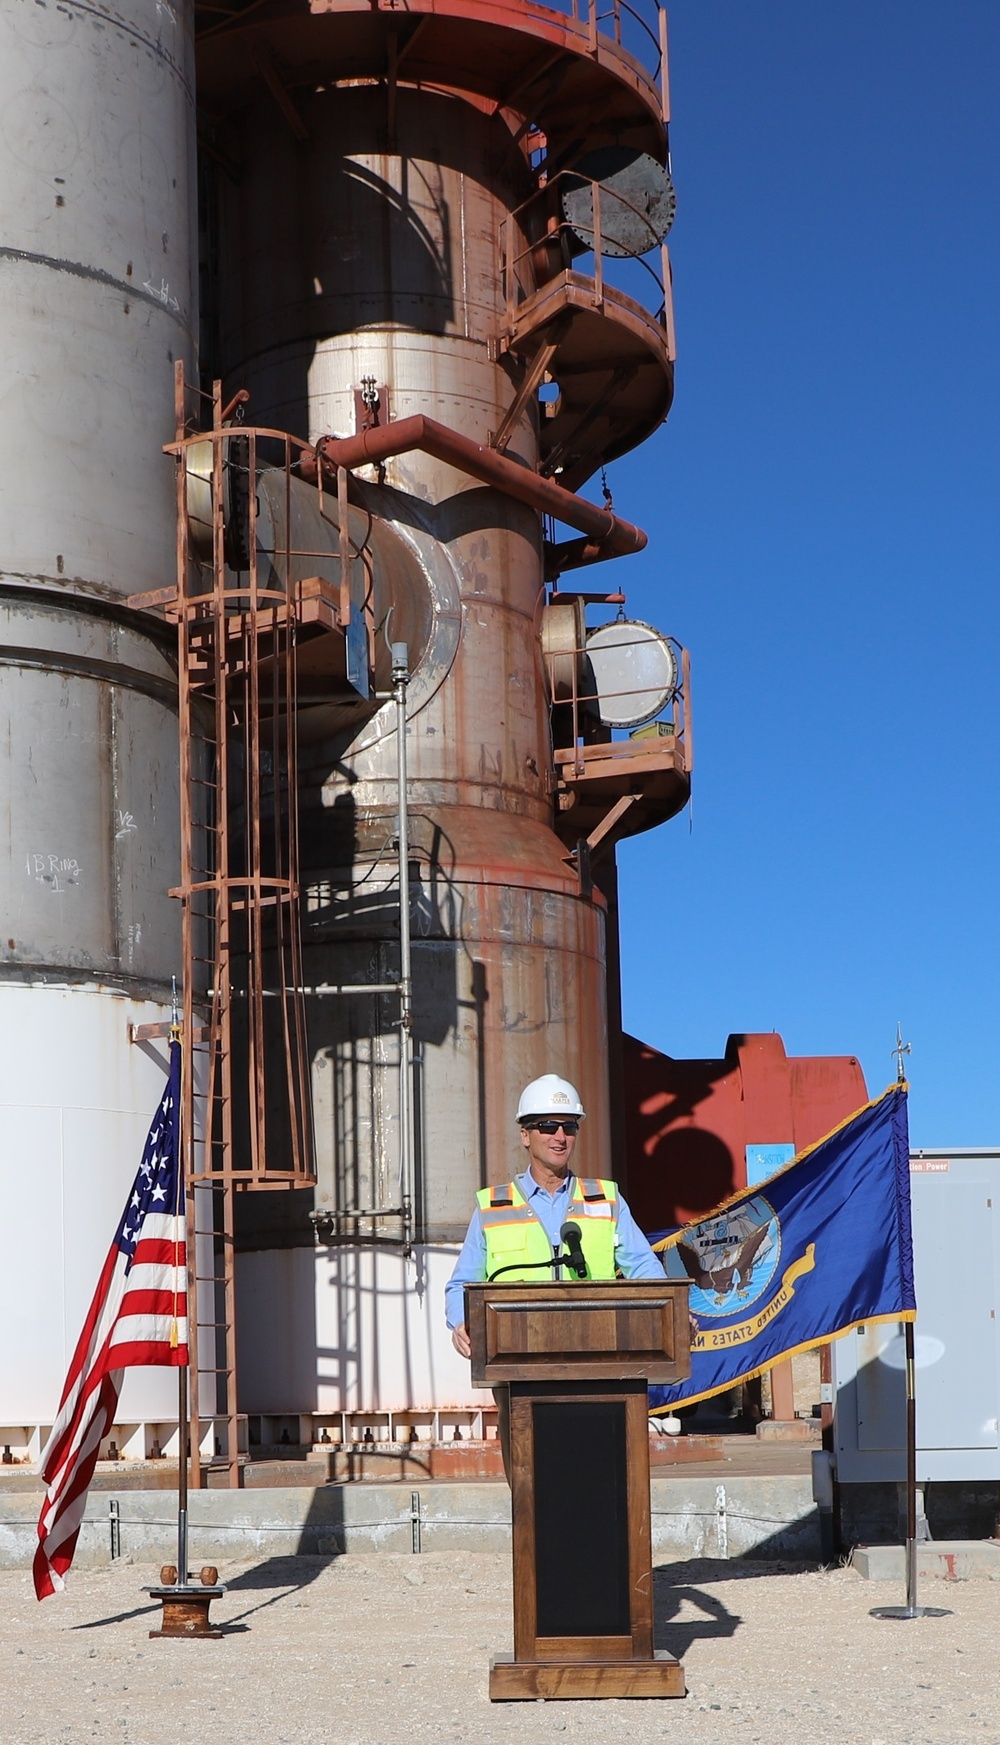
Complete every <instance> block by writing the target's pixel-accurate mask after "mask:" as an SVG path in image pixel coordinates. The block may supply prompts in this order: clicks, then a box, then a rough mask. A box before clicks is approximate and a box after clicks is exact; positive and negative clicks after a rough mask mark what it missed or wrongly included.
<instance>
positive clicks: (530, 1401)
mask: <svg viewBox="0 0 1000 1745" xmlns="http://www.w3.org/2000/svg"><path fill="white" fill-rule="evenodd" d="M687 1302H688V1287H687V1284H686V1283H684V1282H681V1281H678V1282H677V1283H674V1282H673V1281H668V1280H664V1281H663V1283H662V1284H660V1283H658V1282H656V1281H646V1280H642V1281H639V1282H636V1283H632V1284H630V1283H627V1282H624V1281H615V1282H611V1283H601V1284H580V1285H575V1284H574V1285H562V1284H556V1285H519V1284H515V1285H504V1284H503V1283H502V1281H500V1282H498V1283H497V1284H494V1285H470V1286H469V1287H467V1291H466V1317H467V1324H468V1327H469V1332H470V1336H471V1339H472V1376H473V1381H474V1383H475V1384H476V1385H477V1386H496V1385H498V1384H502V1383H508V1384H509V1386H510V1443H511V1461H510V1465H511V1493H512V1505H513V1528H514V1656H513V1659H509V1658H497V1659H496V1660H495V1661H494V1662H493V1664H492V1666H491V1669H490V1697H491V1698H492V1699H493V1700H494V1701H503V1700H510V1699H518V1698H521V1699H525V1698H537V1697H559V1698H567V1697H599V1696H609V1697H627V1696H636V1697H639V1696H643V1697H652V1696H661V1697H665V1696H683V1695H684V1673H683V1668H682V1667H681V1666H680V1664H679V1663H678V1662H677V1661H676V1660H674V1659H672V1658H671V1657H670V1656H668V1655H665V1654H657V1653H654V1650H653V1597H652V1587H653V1584H652V1555H651V1548H650V1519H649V1428H648V1414H647V1401H646V1382H647V1380H655V1381H680V1380H683V1379H684V1377H685V1376H686V1375H687V1374H688V1373H689V1368H690V1350H689V1333H688V1326H689V1323H688V1309H687Z"/></svg>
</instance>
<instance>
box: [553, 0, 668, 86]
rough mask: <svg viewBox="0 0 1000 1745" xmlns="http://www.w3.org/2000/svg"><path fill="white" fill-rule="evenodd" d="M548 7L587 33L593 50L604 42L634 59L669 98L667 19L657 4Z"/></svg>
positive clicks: (621, 1) (631, 1) (580, 2)
mask: <svg viewBox="0 0 1000 1745" xmlns="http://www.w3.org/2000/svg"><path fill="white" fill-rule="evenodd" d="M545 4H546V6H547V7H548V8H549V10H550V11H552V12H561V13H564V14H566V15H568V16H569V17H570V18H571V19H572V20H573V23H574V24H575V25H577V26H578V27H579V29H580V30H581V31H585V32H586V34H587V37H588V39H589V46H590V48H591V49H592V50H593V49H596V48H598V47H599V46H600V42H601V39H602V38H603V39H604V40H605V41H606V42H613V43H614V45H615V47H616V48H619V49H623V50H624V51H625V53H626V54H629V55H631V56H632V58H633V60H636V61H638V62H639V64H640V66H642V67H643V68H644V69H645V71H646V72H647V73H648V74H649V75H650V77H651V78H653V79H656V80H657V81H658V82H659V84H660V86H661V89H662V91H663V94H664V99H665V98H666V85H667V15H666V12H665V11H664V9H663V7H662V6H661V5H659V4H658V0H545ZM664 106H665V104H664Z"/></svg>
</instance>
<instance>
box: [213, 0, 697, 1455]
mask: <svg viewBox="0 0 1000 1745" xmlns="http://www.w3.org/2000/svg"><path fill="white" fill-rule="evenodd" d="M199 16H200V17H201V22H200V27H199V34H198V57H199V69H198V76H199V97H200V102H201V104H202V106H203V112H204V113H203V125H202V138H203V143H204V149H203V156H202V177H203V184H204V186H203V202H202V209H203V220H202V226H203V258H204V262H205V271H204V274H203V311H202V314H203V340H204V347H205V355H204V357H203V363H204V364H207V365H208V366H209V367H210V369H211V372H212V373H214V374H218V375H219V376H221V377H222V379H223V383H224V390H225V393H226V394H227V395H228V394H230V393H232V392H235V391H236V390H237V389H239V388H246V389H248V390H249V393H250V402H249V408H248V416H250V417H252V420H253V423H254V424H255V425H260V426H272V427H275V428H278V429H281V430H288V431H291V432H293V433H294V434H295V435H296V436H299V437H301V438H305V439H307V440H308V441H309V442H310V443H311V444H313V445H314V448H315V450H316V454H317V460H316V467H315V471H314V475H313V476H314V478H315V477H318V476H322V475H323V474H324V469H325V478H326V482H327V485H328V488H330V489H331V490H333V489H335V488H336V485H337V480H338V469H341V471H340V475H339V476H340V478H341V481H342V482H343V477H344V473H345V472H346V474H347V475H348V485H349V490H350V495H351V502H352V510H351V514H352V528H354V527H355V526H357V525H358V524H359V523H360V526H361V532H360V534H359V535H358V537H359V538H360V539H361V540H362V541H363V539H364V525H365V523H366V521H368V522H369V523H370V524H374V523H379V524H382V525H383V526H384V527H385V529H386V530H387V532H389V531H391V535H392V540H391V541H389V542H388V544H387V542H386V541H385V540H383V547H384V548H386V549H388V548H389V546H391V545H392V543H393V542H395V545H396V547H398V550H399V552H400V553H402V554H404V555H405V561H404V557H402V556H401V557H400V559H399V561H398V564H397V565H396V566H395V568H394V567H393V563H392V560H391V557H390V559H389V560H387V561H388V562H389V571H388V574H383V575H382V576H381V577H380V584H379V585H380V588H381V598H382V601H383V606H382V607H381V608H380V613H379V621H378V623H377V626H376V636H377V637H378V638H381V639H382V640H383V641H384V643H386V644H389V643H392V642H394V641H395V642H397V643H398V639H399V636H400V634H402V631H401V628H400V627H401V626H402V625H403V624H404V622H405V623H406V625H407V626H408V628H407V630H406V633H405V634H406V637H407V657H406V659H407V665H408V682H407V686H406V713H407V733H406V762H407V784H406V787H407V801H408V809H409V854H408V879H407V884H408V889H407V891H406V892H405V893H404V895H403V901H404V902H405V903H406V906H407V913H408V916H409V925H410V931H411V933H412V998H413V1024H412V1056H413V1098H412V1123H413V1131H412V1171H411V1175H410V1178H409V1180H410V1189H411V1192H410V1198H409V1200H408V1202H407V1203H405V1204H404V1200H406V1192H405V1190H406V1181H405V1180H401V1178H400V1173H399V1172H400V1157H401V1154H402V1153H403V1152H405V1149H406V1145H407V1135H406V1134H404V1133H401V1132H400V1117H399V1113H398V1110H399V1101H398V1084H397V1077H398V1072H399V1070H400V1065H399V1063H400V1060H401V1058H402V1057H401V1051H400V1047H399V1016H400V1012H399V1002H398V1000H397V999H396V998H395V997H394V995H393V994H392V993H391V992H390V993H376V994H369V993H361V994H354V995H351V994H349V993H348V994H345V993H343V992H335V991H334V990H335V989H343V988H345V987H350V986H361V987H365V988H369V987H372V986H375V987H386V986H387V985H389V984H391V983H392V981H393V979H394V977H396V976H397V975H398V973H399V953H400V891H399V881H398V879H397V876H396V868H395V860H394V854H395V845H396V833H397V815H398V786H397V782H398V744H397V713H396V710H395V708H394V705H393V703H392V701H391V699H390V698H389V697H388V695H383V696H382V697H381V698H374V699H373V700H372V706H371V708H370V709H369V710H368V711H367V712H366V713H365V716H364V719H363V720H360V721H359V720H358V719H355V721H354V722H353V723H351V724H349V725H345V723H344V720H343V718H342V716H338V715H337V713H336V712H335V711H333V710H332V709H331V708H330V707H329V705H327V704H324V702H323V700H322V698H317V699H316V700H311V699H310V698H309V696H308V695H307V694H303V695H302V697H301V698H300V702H301V711H300V719H299V742H300V748H301V749H300V793H299V805H300V844H301V864H302V869H303V874H302V876H303V886H304V901H303V913H304V923H303V924H304V935H305V939H304V944H305V955H304V961H305V965H306V971H305V975H306V981H307V984H308V987H309V989H310V993H309V1031H310V1044H311V1053H312V1083H313V1103H314V1130H315V1145H316V1171H317V1185H316V1188H315V1191H313V1190H296V1191H295V1192H292V1193H289V1194H282V1195H273V1194H268V1195H247V1196H243V1197H241V1199H240V1201H239V1203H238V1208H237V1247H238V1251H239V1256H238V1272H237V1304H238V1307H237V1321H238V1334H239V1336H238V1349H239V1353H240V1407H241V1410H243V1411H247V1412H248V1413H250V1414H263V1415H265V1416H266V1415H267V1414H270V1415H271V1417H272V1419H273V1418H274V1417H275V1415H280V1414H283V1413H284V1414H295V1413H298V1414H300V1415H306V1414H312V1415H313V1416H314V1417H315V1416H316V1415H319V1417H320V1418H322V1415H323V1414H324V1413H335V1412H337V1411H344V1410H358V1411H363V1410H367V1409H388V1410H393V1409H403V1408H407V1407H414V1406H423V1405H440V1404H441V1403H442V1402H449V1401H450V1402H454V1401H456V1400H458V1401H461V1400H465V1399H467V1398H470V1397H471V1398H474V1397H475V1396H469V1391H468V1377H467V1372H466V1370H465V1366H464V1365H462V1364H461V1362H460V1360H458V1359H457V1358H456V1357H455V1356H454V1353H453V1352H452V1351H451V1348H450V1345H449V1343H448V1339H447V1335H446V1333H445V1330H444V1321H443V1305H442V1299H441V1292H442V1288H443V1283H444V1280H445V1278H446V1277H447V1274H448V1272H449V1271H450V1268H451V1265H452V1261H453V1256H454V1252H455V1245H456V1244H457V1243H458V1242H459V1241H460V1240H461V1237H462V1235H463V1233H464V1230H465V1227H466V1224H467V1221H468V1218H469V1215H470V1212H471V1209H472V1205H473V1198H474V1194H475V1192H476V1190H477V1189H478V1188H480V1187H481V1186H482V1185H484V1184H485V1183H487V1182H488V1181H491V1180H496V1179H502V1178H504V1177H505V1176H506V1175H507V1174H508V1172H510V1171H512V1170H513V1169H514V1168H515V1166H517V1167H519V1165H518V1153H519V1146H518V1144H517V1134H516V1128H515V1122H514V1112H515V1109H516V1106H517V1100H518V1095H519V1092H520V1090H521V1088H522V1086H523V1085H524V1083H525V1082H526V1081H527V1080H529V1079H531V1078H533V1077H535V1076H537V1075H538V1074H540V1073H542V1072H547V1071H555V1072H558V1073H560V1074H562V1075H564V1076H566V1077H568V1078H569V1079H571V1080H573V1081H574V1082H575V1083H576V1084H578V1085H579V1086H580V1089H581V1091H582V1094H583V1098H584V1101H585V1104H586V1108H587V1120H586V1123H585V1126H584V1129H583V1134H582V1136H581V1141H580V1146H579V1151H578V1154H577V1155H578V1159H579V1165H580V1167H581V1168H582V1169H583V1170H585V1171H589V1172H592V1173H594V1174H610V1173H612V1153H613V1147H612V1122H611V1110H612V1083H611V1076H610V1073H609V1059H613V1055H614V1049H613V1037H612V1038H609V1018H608V1014H609V981H608V964H609V956H610V959H611V962H612V980H611V1013H612V1027H614V1022H615V1016H616V1004H617V985H616V968H615V965H616V951H615V941H614V938H613V936H612V937H611V939H610V946H609V899H608V895H607V894H606V893H611V896H612V898H613V889H614V880H613V847H614V841H615V838H616V834H620V833H622V832H623V831H624V830H626V829H628V830H632V829H637V828H646V827H648V826H649V825H650V824H653V823H656V822H659V821H660V820H661V819H662V818H664V817H667V816H669V815H670V813H671V812H673V811H676V810H678V809H679V808H680V806H682V805H683V804H684V801H685V799H686V795H687V768H686V764H685V753H684V747H683V744H682V743H680V741H679V740H677V739H672V740H671V741H670V747H669V752H667V751H663V753H662V755H659V756H658V757H654V756H653V755H651V753H650V751H649V749H648V748H645V747H641V748H640V749H642V750H643V752H644V762H643V767H642V769H638V763H637V759H635V758H632V759H629V758H626V757H625V756H624V755H621V756H618V758H617V765H618V767H616V768H612V767H611V764H612V762H614V760H613V759H612V757H611V754H610V751H609V752H608V754H607V755H606V756H604V757H603V759H601V758H598V759H597V760H596V761H594V760H590V759H588V758H587V757H584V755H583V753H582V752H581V753H580V755H579V757H577V756H576V748H577V733H576V725H577V723H576V719H575V717H574V721H573V728H572V732H573V747H572V749H573V753H574V755H573V757H570V756H569V753H568V752H567V753H566V754H565V755H564V757H563V758H562V760H560V758H559V756H558V755H557V753H558V749H559V748H558V747H557V746H554V742H553V716H552V702H553V694H552V684H551V676H552V675H551V662H550V661H547V658H546V654H545V652H544V649H545V647H549V646H555V647H557V648H558V649H562V650H563V653H564V655H565V652H566V651H565V641H564V640H563V642H560V641H559V638H558V636H557V637H556V640H555V643H554V644H552V642H551V638H550V639H549V641H548V642H546V636H545V630H546V620H547V615H548V614H550V613H551V611H552V609H553V605H554V604H559V603H561V604H562V605H563V607H565V605H566V602H567V600H570V612H571V615H572V624H573V625H574V626H577V627H579V628H580V632H581V634H583V632H582V626H583V616H582V607H581V606H579V605H578V604H576V603H574V602H573V601H572V600H571V598H570V593H569V591H568V587H567V582H566V580H565V576H566V574H567V573H568V571H569V569H570V566H574V565H579V564H581V563H590V562H596V561H597V560H598V559H600V558H604V557H608V556H611V555H613V554H614V553H615V552H619V551H621V552H625V551H628V550H630V549H637V548H638V547H639V545H640V544H641V543H642V536H641V535H638V533H637V532H636V530H634V529H628V528H627V524H623V523H622V522H621V521H620V520H619V519H617V518H616V517H615V515H614V514H613V512H611V511H608V510H601V509H600V508H599V507H598V506H595V505H593V504H590V503H589V502H588V503H587V504H586V505H582V504H581V498H580V496H579V490H580V487H581V486H582V485H584V484H585V483H586V481H587V479H588V478H590V477H591V476H592V475H593V474H594V473H595V472H596V471H597V470H598V468H599V467H600V466H601V465H602V464H603V463H604V462H605V461H607V460H608V459H611V458H613V457H614V456H616V455H618V454H621V453H624V452H625V451H627V449H629V448H630V447H633V446H634V445H635V444H636V443H637V442H639V441H641V440H642V439H643V438H644V437H645V436H646V435H648V434H649V433H650V431H652V430H653V429H655V428H656V426H657V425H658V423H659V422H660V421H661V420H662V418H663V417H664V416H665V415H666V412H667V410H668V407H669V404H670V398H671V394H672V382H673V362H672V360H673V334H672V321H671V315H670V287H669V273H668V270H667V265H666V260H665V255H663V253H662V251H661V244H662V240H663V238H662V225H661V224H659V223H658V221H657V220H656V219H653V220H651V219H650V218H649V216H648V214H649V213H650V211H651V210H652V207H651V205H650V201H649V198H648V197H647V194H641V193H639V192H637V191H636V190H637V189H638V188H639V186H640V183H642V178H643V177H645V178H646V182H647V183H648V184H649V186H650V187H652V189H653V193H654V195H655V197H656V198H657V199H659V200H660V201H661V204H662V202H663V200H664V199H667V198H672V194H671V192H670V189H669V182H668V181H667V179H666V166H667V163H668V154H667V135H666V119H667V114H666V37H665V24H664V20H663V15H662V12H661V10H660V8H659V7H658V6H657V5H655V4H652V3H650V4H649V5H640V6H639V7H638V8H630V7H626V6H624V5H622V6H619V4H618V3H617V0H614V4H612V5H611V6H610V7H608V8H605V9H603V10H602V11H601V13H600V15H599V14H598V11H597V10H596V7H595V0H575V4H574V6H573V8H572V9H571V10H561V9H558V8H555V7H549V6H542V5H537V4H533V3H531V0H486V3H484V4H480V5H477V6H475V7H470V6H468V5H467V4H463V3H462V0H415V3H413V4H410V5H408V6H407V8H406V10H405V11H402V10H400V9H399V8H397V7H396V6H395V5H392V4H389V3H387V0H363V3H362V0H311V3H310V4H309V5H306V4H304V3H303V0H268V3H267V4H265V5H263V6H261V5H260V4H256V5H253V6H246V7H240V6H236V7H234V8H232V9H231V11H230V13H229V15H228V16H222V15H221V14H220V13H219V12H218V10H216V9H209V8H208V7H206V8H205V9H204V13H203V15H199ZM631 32H634V33H635V34H634V37H633V36H632V35H631V34H630V33H631ZM623 175H624V177H625V183H624V184H621V185H624V186H626V193H625V195H624V197H620V195H618V194H616V192H615V188H616V187H617V186H619V184H618V183H615V177H616V176H617V177H618V178H619V183H620V182H621V177H622V176H623ZM636 176H638V178H639V181H638V182H637V181H635V177H636ZM643 186H645V184H643ZM647 192H648V190H647ZM644 201H645V204H643V202H644ZM574 202H575V204H574ZM581 202H582V204H581ZM640 208H641V212H644V213H646V214H647V216H646V217H645V218H643V217H642V216H641V213H640V217H639V220H638V222H639V224H640V230H641V232H642V238H641V240H642V246H638V245H636V244H635V243H634V242H633V243H631V244H627V246H617V245H616V242H615V238H616V236H617V235H618V234H619V230H620V220H621V218H622V214H623V213H625V214H627V215H628V218H629V221H630V222H635V221H636V218H635V215H636V212H637V211H638V210H639V209H640ZM581 214H582V216H581ZM616 226H617V228H616ZM643 226H644V227H645V228H643ZM588 227H589V228H588ZM616 247H617V253H618V255H622V254H628V253H629V250H630V249H631V253H632V255H633V256H634V255H635V254H636V252H638V253H640V254H641V253H648V252H649V250H650V249H652V250H653V251H654V255H655V263H654V264H655V267H656V272H657V278H658V282H659V287H660V288H659V293H658V296H657V298H655V299H654V305H653V307H652V308H650V307H648V306H646V305H644V304H643V303H642V302H641V301H640V300H639V299H638V297H637V296H635V295H633V289H634V287H633V286H632V285H631V284H628V285H627V287H622V286H620V285H616V284H615V283H613V282H612V276H611V273H610V268H609V262H610V260H611V258H613V257H614V256H615V254H616ZM657 305H658V306H657ZM588 510H589V511H590V514H589V517H588V513H587V511H588ZM557 523H562V524H565V527H567V528H568V529H569V530H570V532H569V535H568V536H566V535H561V534H559V533H558V532H557V525H556V524H557ZM585 573H586V577H587V580H586V582H585V583H584V584H582V585H583V586H587V585H588V584H589V586H590V587H591V589H594V588H597V589H599V590H600V591H601V592H605V593H606V592H607V591H608V589H609V588H614V587H615V585H616V579H614V578H613V579H612V580H611V581H610V582H609V581H608V580H607V579H605V578H606V572H605V571H603V570H597V571H595V572H593V575H591V573H590V572H589V571H587V572H585ZM561 575H562V576H563V580H562V581H560V576H561ZM595 577H596V580H595ZM548 587H552V588H555V589H556V590H557V591H558V600H557V601H555V602H554V601H553V599H552V597H551V595H550V594H549V593H548V592H547V588H548ZM550 628H551V624H550ZM577 640H579V637H578V638H577ZM581 658H582V653H581V650H580V649H578V648H576V647H575V645H574V641H573V637H572V636H571V637H570V645H569V659H570V663H571V665H573V664H574V663H577V664H578V663H579V660H580V659H581ZM574 670H575V666H574ZM570 688H571V690H572V689H573V685H572V684H571V687H570ZM584 737H585V736H584ZM592 737H593V736H592ZM598 741H600V743H610V741H611V733H610V731H608V732H606V733H605V734H604V735H603V739H602V738H601V735H600V734H598V735H597V740H596V741H595V743H597V742H598ZM662 743H663V745H664V746H666V743H667V742H666V740H664V741H663V742H662ZM626 749H627V747H626ZM653 749H655V748H653ZM618 750H619V752H621V747H620V746H619V748H618ZM598 763H600V764H601V768H600V770H598V767H597V766H598ZM626 765H627V766H628V767H626ZM654 765H655V771H654ZM668 765H669V769H668ZM654 773H658V774H659V776H660V777H661V778H662V779H661V780H660V785H659V788H657V787H656V783H655V782H653V783H652V787H650V785H649V784H650V781H651V780H652V776H653V774H654ZM668 777H669V779H668ZM654 789H655V792H654ZM623 799H624V801H625V804H624V805H620V804H619V802H621V801H622V800H623ZM616 809H617V810H616ZM612 814H614V816H613V817H612ZM619 816H620V819H621V823H620V824H619V822H618V819H619ZM609 818H611V823H608V819H609ZM588 839H590V840H591V841H593V843H594V852H595V855H596V851H597V846H598V844H600V846H601V847H602V849H603V851H604V852H605V854H606V855H608V859H607V862H606V864H605V867H604V871H603V873H602V871H601V868H600V867H599V866H598V865H597V864H596V862H595V866H594V869H593V874H592V873H591V869H590V866H589V849H588ZM595 839H596V840H595ZM609 851H610V853H609ZM602 885H603V887H604V888H603V889H602ZM611 926H612V935H613V914H612V916H611ZM261 1434H262V1436H263V1439H264V1440H265V1441H266V1440H268V1435H267V1433H266V1429H265V1430H262V1432H261Z"/></svg>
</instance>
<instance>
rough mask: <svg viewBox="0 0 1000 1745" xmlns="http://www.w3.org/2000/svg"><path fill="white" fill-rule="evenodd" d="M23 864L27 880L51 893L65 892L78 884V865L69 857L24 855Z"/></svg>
mask: <svg viewBox="0 0 1000 1745" xmlns="http://www.w3.org/2000/svg"><path fill="white" fill-rule="evenodd" d="M24 864H25V871H26V872H27V874H28V877H29V879H34V881H35V883H36V884H39V885H48V887H49V889H50V890H51V891H58V892H63V891H67V890H69V888H70V886H71V885H78V884H79V883H80V863H79V861H78V860H74V859H73V857H72V856H71V855H63V854H26V855H25V857H24Z"/></svg>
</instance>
